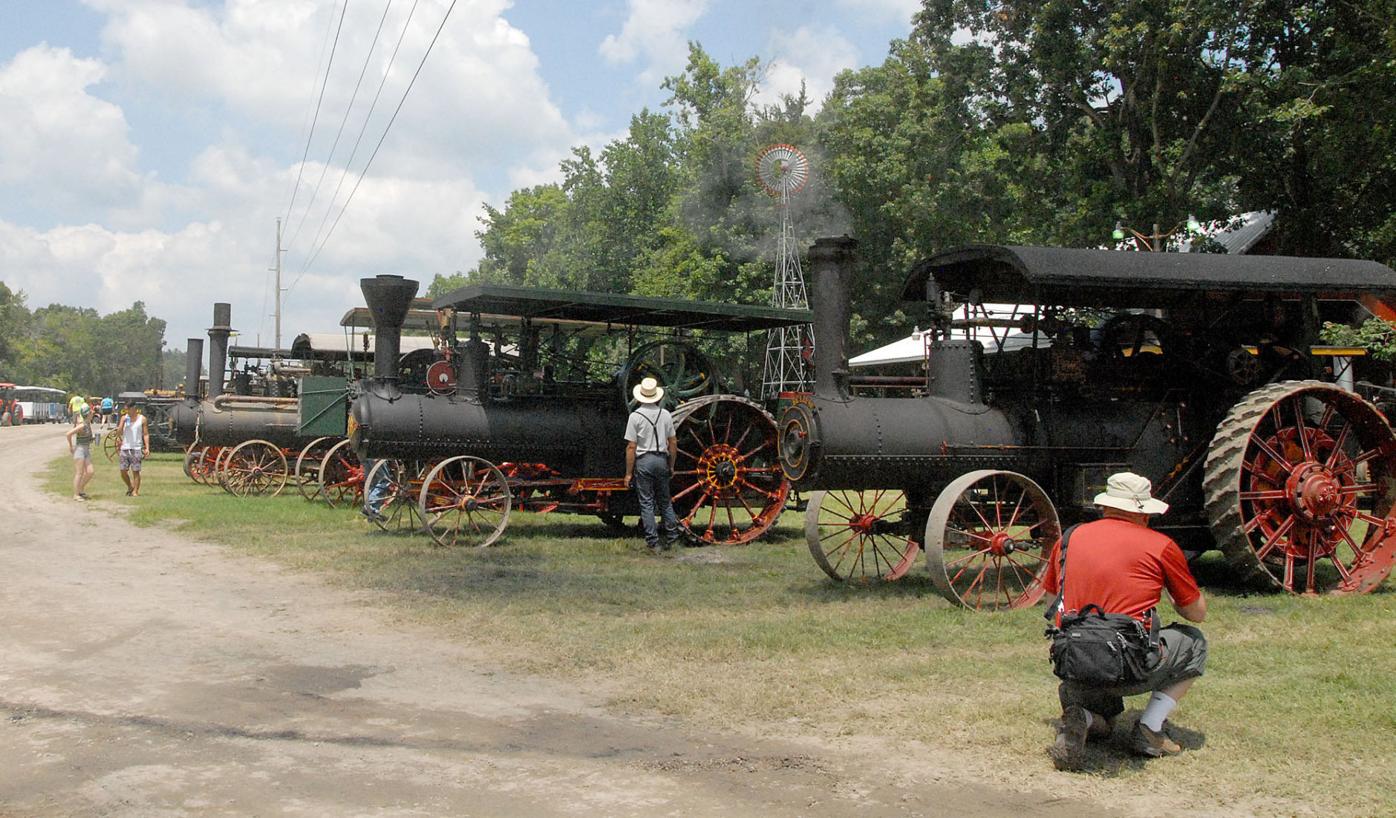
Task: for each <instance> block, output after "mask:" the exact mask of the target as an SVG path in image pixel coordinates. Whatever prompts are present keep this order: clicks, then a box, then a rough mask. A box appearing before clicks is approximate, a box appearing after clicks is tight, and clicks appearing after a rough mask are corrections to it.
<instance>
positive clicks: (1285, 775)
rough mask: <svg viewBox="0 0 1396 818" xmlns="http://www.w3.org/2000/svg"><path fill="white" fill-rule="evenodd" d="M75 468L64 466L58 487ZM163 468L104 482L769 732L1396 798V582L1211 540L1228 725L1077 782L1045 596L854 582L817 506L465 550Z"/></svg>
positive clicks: (553, 657) (615, 685)
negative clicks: (1254, 589)
mask: <svg viewBox="0 0 1396 818" xmlns="http://www.w3.org/2000/svg"><path fill="white" fill-rule="evenodd" d="M70 463H71V461H68V460H67V459H62V460H60V461H56V462H55V463H54V465H53V466H52V468H51V470H50V473H49V475H48V477H47V480H48V484H49V486H50V488H51V489H52V490H53V491H54V492H55V493H56V494H58V495H59V496H66V494H67V492H68V491H69V490H70V488H69V485H68V480H69V479H70V469H71V465H70ZM146 475H147V476H146V487H145V488H144V490H143V492H144V495H145V496H142V497H140V498H127V497H123V496H121V494H122V491H121V484H120V480H119V479H118V477H117V475H116V472H115V469H114V468H113V467H111V466H110V465H108V464H106V463H99V473H98V477H97V480H96V481H95V482H94V484H93V487H92V488H91V489H90V493H91V494H93V496H94V499H98V500H105V499H109V500H112V501H114V502H116V503H118V504H120V505H122V506H125V507H127V508H128V509H129V511H128V513H129V516H130V519H131V520H132V521H133V522H134V523H136V524H137V525H147V526H148V525H171V524H174V525H178V526H180V527H181V530H185V531H187V532H188V533H189V534H190V535H192V536H197V537H199V538H201V539H205V540H210V541H214V542H219V543H223V544H226V545H228V546H230V547H233V548H235V549H237V550H238V551H240V552H244V553H251V554H257V555H262V556H266V557H270V558H273V559H275V560H277V561H278V562H281V563H283V564H286V565H288V566H291V567H293V568H297V569H302V570H309V571H316V572H321V573H323V574H325V575H326V576H327V577H329V578H330V579H331V580H332V581H334V582H337V583H340V584H343V585H346V586H354V587H366V588H372V589H376V590H379V591H383V592H386V594H387V599H388V600H389V601H390V602H389V604H392V605H394V606H396V607H397V608H398V609H399V610H401V611H403V612H405V614H406V615H408V616H411V617H413V618H416V619H420V620H423V621H428V622H433V623H436V624H439V625H441V626H442V627H443V628H444V629H446V630H448V631H449V632H450V633H453V634H456V635H459V637H460V638H464V639H468V640H469V641H470V642H472V643H474V644H477V645H481V646H483V647H484V648H485V649H486V650H488V651H489V652H490V653H491V654H492V655H494V656H496V657H498V659H499V661H501V662H503V663H505V664H507V665H508V666H509V667H511V668H512V669H515V670H520V671H530V672H536V673H541V674H547V675H552V676H562V677H567V678H573V679H575V680H577V683H578V684H579V685H583V686H592V687H595V688H596V689H599V690H602V691H605V692H607V693H608V694H610V695H611V696H612V697H613V700H614V702H615V704H616V705H617V706H620V707H624V708H628V709H637V710H643V711H647V712H659V713H665V714H672V715H675V716H679V717H682V718H684V719H687V720H691V721H693V722H695V723H699V724H703V725H711V726H717V727H723V728H740V729H748V730H761V731H763V732H767V733H773V732H774V733H780V732H792V733H793V732H799V733H806V734H815V735H821V736H826V737H827V736H835V735H843V734H858V735H863V734H866V735H874V736H882V737H886V738H890V739H892V740H894V741H900V740H918V741H922V742H925V743H927V744H929V745H931V746H933V747H934V748H936V749H937V750H942V751H945V752H948V753H950V757H951V759H952V763H953V764H954V765H955V766H956V767H957V768H960V769H962V770H963V771H964V774H965V775H966V776H968V777H978V778H981V779H985V778H987V779H990V780H1000V781H1004V782H1010V781H1011V782H1013V783H1015V784H1016V785H1018V786H1025V787H1027V786H1030V787H1034V788H1038V789H1043V788H1051V789H1052V790H1053V791H1057V792H1062V791H1063V789H1064V788H1065V789H1066V790H1067V791H1069V792H1071V793H1078V794H1080V793H1086V794H1091V795H1094V796H1096V797H1099V798H1101V799H1104V800H1109V801H1118V800H1120V799H1126V800H1127V799H1128V798H1130V797H1131V796H1132V795H1134V794H1136V793H1138V792H1140V791H1155V792H1158V793H1163V794H1167V795H1168V796H1170V797H1175V798H1180V799H1182V801H1183V802H1185V803H1189V804H1192V805H1193V806H1195V807H1197V808H1199V809H1202V810H1203V811H1206V806H1207V805H1211V807H1212V808H1214V809H1215V808H1217V807H1218V806H1220V805H1223V804H1231V805H1236V804H1240V805H1243V806H1242V809H1243V811H1257V812H1259V811H1262V810H1263V811H1264V812H1266V813H1267V814H1273V815H1286V814H1303V813H1308V812H1310V811H1312V812H1313V813H1315V814H1350V815H1379V814H1396V791H1393V790H1392V788H1390V787H1389V785H1388V783H1387V782H1388V781H1389V774H1390V771H1391V770H1393V769H1396V650H1394V649H1393V644H1394V643H1396V640H1393V638H1392V636H1391V632H1392V625H1393V622H1396V617H1393V613H1396V610H1393V609H1396V593H1393V592H1392V587H1391V586H1392V581H1388V583H1387V585H1386V586H1384V587H1383V588H1382V589H1381V590H1379V591H1378V592H1377V593H1374V594H1369V595H1366V596H1361V597H1353V598H1337V597H1324V598H1319V599H1304V598H1298V597H1291V596H1278V595H1257V596H1249V595H1246V594H1245V593H1243V592H1242V591H1240V590H1239V589H1237V588H1235V587H1234V586H1231V585H1228V584H1227V582H1228V580H1227V571H1226V569H1225V566H1224V565H1222V564H1221V563H1220V562H1219V561H1218V560H1216V559H1214V558H1212V557H1205V558H1204V559H1203V561H1202V562H1201V564H1200V565H1199V566H1198V574H1199V578H1200V579H1202V580H1203V582H1204V583H1205V584H1206V585H1207V590H1208V593H1209V598H1210V618H1209V620H1208V622H1207V623H1206V625H1205V630H1206V632H1207V634H1208V637H1209V639H1210V642H1211V659H1210V662H1209V666H1208V675H1207V676H1206V677H1205V678H1204V679H1202V680H1201V681H1200V682H1199V683H1198V684H1197V686H1196V688H1195V689H1194V691H1193V693H1192V694H1191V695H1190V696H1189V698H1188V699H1187V700H1186V702H1185V703H1184V705H1183V706H1182V708H1181V709H1180V710H1179V711H1178V712H1177V713H1176V714H1175V723H1176V724H1178V725H1179V726H1181V727H1183V728H1187V729H1189V730H1191V731H1196V732H1197V733H1199V734H1205V744H1204V745H1203V746H1202V747H1201V748H1200V749H1197V750H1196V751H1193V752H1188V753H1184V754H1183V755H1182V756H1180V757H1178V758H1174V759H1168V760H1166V761H1162V762H1154V763H1150V764H1142V763H1138V762H1136V761H1134V760H1132V759H1128V758H1126V757H1123V756H1121V755H1119V754H1117V753H1103V752H1098V753H1093V754H1092V755H1091V756H1090V768H1091V770H1092V773H1091V774H1090V775H1087V776H1073V777H1070V778H1068V777H1066V776H1065V775H1064V774H1060V773H1057V772H1055V771H1053V770H1052V769H1051V766H1050V764H1049V762H1048V761H1047V759H1046V756H1045V755H1044V754H1043V752H1042V750H1043V747H1044V746H1045V745H1046V744H1047V743H1048V741H1049V740H1050V737H1051V727H1050V725H1049V721H1050V719H1051V718H1052V717H1053V716H1054V715H1055V714H1056V711H1057V704H1056V695H1055V684H1054V682H1055V680H1054V679H1053V678H1052V676H1051V674H1050V670H1049V668H1048V666H1047V662H1046V643H1045V641H1044V640H1043V639H1042V638H1041V632H1042V625H1043V623H1042V619H1041V614H1040V609H1038V610H1027V611H1014V612H1007V613H1001V614H994V615H979V614H972V613H969V612H966V611H963V610H960V609H958V608H953V607H951V606H950V605H949V604H947V603H946V602H944V601H943V600H941V598H940V597H939V596H938V595H937V594H936V593H935V591H934V589H933V588H932V587H931V585H930V583H929V582H928V581H927V580H925V579H924V578H923V577H924V568H923V567H922V566H920V565H918V566H917V568H916V569H914V570H913V573H912V575H910V576H908V577H907V578H906V579H904V580H902V581H901V582H898V583H895V584H892V585H887V586H883V587H847V586H840V585H837V584H834V583H832V582H830V581H828V580H826V579H825V578H824V575H823V574H822V573H821V572H820V571H819V570H818V569H817V568H816V567H815V565H814V563H813V561H812V560H811V558H810V556H809V553H808V551H807V550H806V548H805V544H804V541H803V538H802V535H801V534H800V518H799V515H797V514H793V513H790V514H787V515H786V516H785V517H784V518H783V519H782V521H781V524H780V526H779V528H778V529H777V531H776V532H775V535H774V536H773V537H772V538H771V539H770V540H769V541H766V542H761V543H756V544H753V545H750V546H741V547H724V548H710V549H683V550H681V551H680V552H678V553H677V555H676V556H672V557H656V556H651V555H649V554H647V553H644V551H643V548H642V544H641V542H640V540H639V539H638V538H617V537H615V536H614V535H612V534H610V532H609V531H608V529H607V528H606V527H605V526H604V525H602V524H601V523H600V522H599V521H597V520H594V519H591V518H586V517H567V516H561V515H534V514H520V513H517V512H516V513H515V514H514V515H513V516H512V517H511V521H510V528H509V530H508V532H507V533H506V534H505V536H504V538H503V539H502V540H501V541H500V542H499V543H498V544H496V545H495V546H494V547H492V548H488V549H470V548H456V549H444V548H439V547H435V546H433V545H430V544H429V540H427V539H425V538H423V537H420V536H418V537H410V536H400V535H391V534H385V533H383V532H379V531H378V530H377V529H376V528H373V527H372V526H370V525H369V524H367V523H366V522H364V521H362V520H360V519H358V518H357V515H355V514H354V513H353V512H350V511H343V510H340V511H335V510H331V509H326V508H323V507H321V506H318V505H312V504H310V503H307V502H305V501H304V500H302V499H301V498H300V497H299V496H294V495H293V496H284V497H279V498H274V499H237V498H234V497H231V496H228V495H226V494H225V493H223V492H222V491H220V490H218V489H216V488H207V487H203V486H196V485H193V484H192V483H190V482H189V481H188V480H187V479H185V477H184V476H183V474H182V473H180V471H179V459H178V458H177V457H176V456H172V455H157V456H156V457H154V458H152V460H151V461H149V462H148V464H147V469H146ZM1132 704H1133V705H1135V706H1140V705H1141V704H1142V702H1141V700H1135V701H1134V702H1132ZM1194 743H1195V742H1194ZM1180 785H1181V788H1180ZM1247 805H1249V806H1247Z"/></svg>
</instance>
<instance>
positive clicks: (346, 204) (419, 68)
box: [287, 0, 458, 291]
mask: <svg viewBox="0 0 1396 818" xmlns="http://www.w3.org/2000/svg"><path fill="white" fill-rule="evenodd" d="M457 1H458V0H451V5H450V6H448V7H447V9H446V15H445V16H444V17H442V18H441V25H439V26H437V27H436V33H435V34H433V35H432V38H431V42H430V43H429V44H428V45H427V50H426V53H425V54H423V55H422V60H421V62H419V63H417V70H416V71H414V72H412V79H411V81H409V82H408V83H407V90H405V91H403V92H402V99H400V100H398V103H397V108H396V109H394V110H393V115H392V117H391V118H390V119H389V120H388V125H387V127H385V128H384V129H383V135H382V136H380V137H379V138H378V144H377V145H374V146H373V153H372V154H370V155H369V157H368V162H366V163H365V164H364V169H363V170H362V171H361V172H360V173H359V178H358V180H357V181H356V182H354V187H353V188H351V189H350V190H349V196H348V197H347V198H346V199H345V200H344V205H343V206H342V207H340V209H339V214H338V215H337V216H335V217H334V223H333V224H331V225H330V229H329V232H328V233H326V234H325V238H324V240H323V241H321V242H320V246H319V247H317V248H315V252H314V253H313V254H312V255H311V256H310V259H309V260H308V261H306V263H305V266H304V267H302V268H301V271H300V272H299V273H297V274H296V281H293V282H291V286H290V287H288V288H287V290H288V291H289V290H290V289H292V288H294V287H295V286H296V282H298V281H300V280H301V276H303V275H305V272H306V270H309V269H310V265H312V264H314V263H315V259H317V258H319V256H320V251H321V250H324V249H325V245H326V244H328V243H329V240H330V237H331V236H333V235H334V230H335V228H336V227H338V226H339V220H340V219H341V218H342V217H343V216H344V211H346V210H348V209H349V203H350V202H352V201H353V200H354V194H355V193H357V192H358V190H359V185H361V184H363V181H364V176H366V175H367V174H368V169H369V168H370V167H372V166H373V160H374V159H375V158H376V157H377V156H378V149H379V148H381V147H383V140H385V139H387V138H388V132H389V131H390V130H392V128H393V123H394V122H396V121H397V115H398V114H399V113H401V112H402V106H403V104H404V103H406V102H407V95H408V94H410V93H412V86H413V85H415V84H416V83H417V77H418V76H420V75H421V73H422V67H423V66H424V65H426V63H427V57H430V56H431V51H432V49H433V48H435V47H436V41H437V40H438V39H439V38H440V37H441V30H442V29H444V28H445V27H446V21H447V20H449V19H451V12H452V11H454V10H455V8H456V3H457Z"/></svg>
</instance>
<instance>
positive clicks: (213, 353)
mask: <svg viewBox="0 0 1396 818" xmlns="http://www.w3.org/2000/svg"><path fill="white" fill-rule="evenodd" d="M232 321H233V305H232V304H223V303H218V302H215V303H214V305H213V326H211V327H209V328H208V399H209V400H213V399H214V398H216V397H218V396H219V395H221V394H223V372H224V367H226V366H227V365H228V336H229V335H230V334H232V332H233V327H232Z"/></svg>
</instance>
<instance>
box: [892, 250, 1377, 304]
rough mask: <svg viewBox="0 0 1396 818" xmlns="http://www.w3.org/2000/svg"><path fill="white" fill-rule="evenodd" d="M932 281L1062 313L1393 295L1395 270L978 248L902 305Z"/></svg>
mask: <svg viewBox="0 0 1396 818" xmlns="http://www.w3.org/2000/svg"><path fill="white" fill-rule="evenodd" d="M930 277H934V279H935V281H936V283H937V284H939V285H940V287H941V289H943V290H946V291H949V292H953V293H956V294H958V295H969V294H970V293H971V292H975V291H977V293H978V297H979V299H980V300H981V301H984V302H1007V303H1022V304H1026V303H1037V304H1057V305H1063V306H1096V305H1099V306H1163V305H1166V304H1169V303H1174V302H1180V301H1187V300H1190V299H1191V298H1192V297H1194V296H1195V295H1197V294H1198V293H1201V292H1223V293H1225V292H1233V293H1235V292H1241V293H1254V294H1256V295H1266V294H1271V293H1275V294H1283V293H1316V294H1318V295H1321V296H1325V297H1331V298H1344V297H1346V298H1351V297H1353V296H1354V295H1356V294H1359V293H1392V292H1396V271H1393V270H1392V269H1391V268H1390V267H1387V266H1386V265H1384V264H1378V263H1377V262H1375V261H1360V260H1355V259H1336V258H1296V257H1292V256H1244V255H1235V256H1233V255H1223V254H1220V253H1143V252H1123V251H1118V250H1075V249H1068V248H1064V247H1009V246H1000V245H974V246H970V247H963V248H960V249H956V250H950V251H947V252H944V253H939V254H937V255H934V256H931V257H930V258H928V259H926V260H924V261H921V262H919V263H918V264H916V266H914V267H913V268H912V269H911V273H910V275H909V276H908V277H907V280H906V284H905V285H904V286H903V288H902V298H904V299H906V300H908V301H924V300H925V298H926V295H925V293H926V281H927V279H928V278H930Z"/></svg>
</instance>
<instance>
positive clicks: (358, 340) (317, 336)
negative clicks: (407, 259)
mask: <svg viewBox="0 0 1396 818" xmlns="http://www.w3.org/2000/svg"><path fill="white" fill-rule="evenodd" d="M431 314H432V315H436V313H431ZM375 341H376V339H375V338H374V336H373V333H371V332H366V331H360V332H355V333H346V332H302V333H301V334H300V335H297V336H296V339H295V340H294V341H292V342H291V355H289V356H288V357H290V358H293V359H295V360H301V361H304V360H310V359H315V360H325V361H343V360H345V359H347V358H350V357H353V358H355V359H359V360H371V359H372V358H373V350H374V343H375ZM365 345H367V350H365ZM433 348H435V345H434V344H433V343H432V340H431V338H428V337H425V336H421V335H404V336H402V340H401V341H400V343H399V348H398V349H399V351H400V352H402V353H408V352H414V351H416V350H419V349H433Z"/></svg>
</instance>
